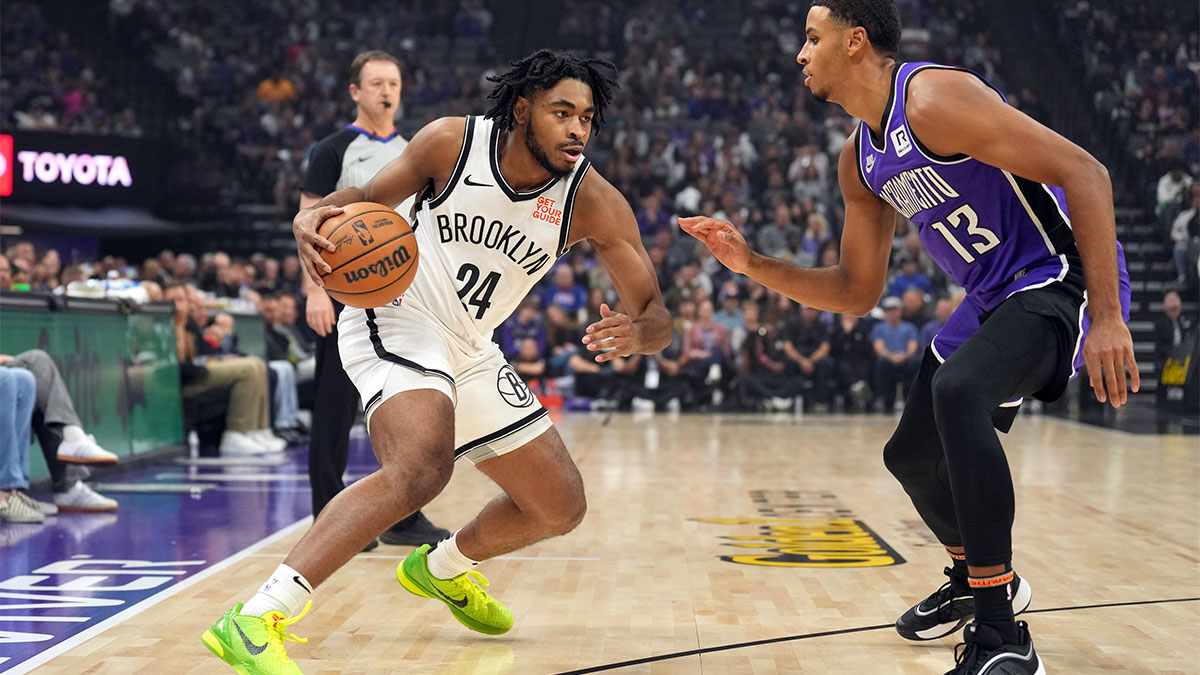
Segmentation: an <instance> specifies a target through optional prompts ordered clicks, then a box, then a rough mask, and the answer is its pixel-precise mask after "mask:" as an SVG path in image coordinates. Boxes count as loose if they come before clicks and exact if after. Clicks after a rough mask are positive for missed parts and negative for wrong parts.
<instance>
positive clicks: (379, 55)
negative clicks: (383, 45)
mask: <svg viewBox="0 0 1200 675" xmlns="http://www.w3.org/2000/svg"><path fill="white" fill-rule="evenodd" d="M367 61H391V62H392V63H394V64H396V68H397V69H398V70H400V71H403V70H404V68H403V67H401V65H400V59H398V58H396V57H394V56H392V55H391V54H389V53H387V52H385V51H383V50H382V49H372V50H371V51H367V52H363V53H361V54H359V55H358V56H356V57H354V60H353V61H351V62H350V84H352V85H354V86H356V87H361V86H362V69H363V66H365V65H367Z"/></svg>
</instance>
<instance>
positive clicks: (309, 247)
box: [292, 206, 342, 288]
mask: <svg viewBox="0 0 1200 675" xmlns="http://www.w3.org/2000/svg"><path fill="white" fill-rule="evenodd" d="M341 212H342V207H340V206H314V207H313V208H311V209H304V210H302V211H301V212H300V213H297V214H296V217H295V218H293V219H292V236H293V237H295V238H296V253H297V254H298V255H299V257H300V265H301V266H303V267H304V273H305V274H307V275H308V278H309V279H310V280H312V282H313V283H314V284H316V285H317V286H318V287H320V288H324V287H325V284H324V282H322V281H321V274H320V272H324V273H325V274H328V273H329V272H330V271H332V268H331V267H330V266H329V265H328V263H326V262H325V261H324V260H322V259H321V252H320V251H318V250H317V247H318V246H319V247H321V248H324V249H327V250H330V251H335V250H337V248H336V247H335V246H334V245H333V244H332V243H330V241H329V240H328V239H326V238H325V237H322V236H321V235H319V234H317V229H318V228H320V227H321V223H323V222H325V220H326V219H327V218H331V217H333V216H336V215H338V214H340V213H341ZM318 270H320V272H318Z"/></svg>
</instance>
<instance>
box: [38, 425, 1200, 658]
mask: <svg viewBox="0 0 1200 675" xmlns="http://www.w3.org/2000/svg"><path fill="white" fill-rule="evenodd" d="M559 424H560V429H561V430H562V434H563V436H564V438H565V439H566V441H567V443H568V445H569V446H570V447H571V448H572V451H573V454H574V456H575V459H576V462H577V463H578V464H579V467H580V469H581V471H582V473H583V476H584V479H585V481H586V484H587V490H588V498H589V505H590V510H589V513H588V516H587V518H586V519H585V520H584V522H583V524H582V525H581V526H580V527H579V528H578V529H577V530H576V531H575V532H573V533H572V534H570V535H568V536H566V537H563V538H560V539H557V540H553V541H549V542H544V543H542V544H540V545H538V546H535V547H532V548H530V549H526V550H524V551H520V552H517V553H516V554H514V555H513V556H511V557H506V558H503V559H498V560H493V561H489V562H487V563H485V564H484V565H482V566H481V571H482V572H483V573H484V574H486V575H487V576H488V577H489V578H490V579H491V580H492V582H493V586H492V589H491V590H493V591H495V592H496V594H497V595H498V596H499V597H500V598H502V599H503V600H504V601H505V602H506V603H507V604H508V606H509V607H510V608H511V609H512V610H513V613H514V615H515V616H516V619H517V622H516V626H515V627H514V629H513V630H512V632H511V633H509V634H508V635H505V636H501V637H495V638H493V637H486V636H482V635H478V634H475V633H471V632H469V631H467V630H466V629H464V628H463V627H461V626H460V625H459V624H458V623H457V622H455V621H454V620H453V619H452V618H451V617H450V616H449V613H448V612H447V611H446V610H445V608H444V607H443V605H441V604H439V603H435V602H433V601H431V600H426V599H418V598H415V597H412V596H410V595H408V594H407V593H406V592H404V591H403V589H401V588H400V586H399V585H398V584H397V583H396V582H395V579H394V576H393V574H394V568H395V565H396V564H397V562H398V561H399V560H400V558H401V557H402V556H403V555H404V554H405V553H406V552H407V550H408V549H401V548H394V547H388V546H383V547H380V548H379V549H377V551H376V552H374V553H371V554H365V555H360V556H358V557H357V558H355V559H354V560H353V561H352V562H351V563H350V564H349V565H348V566H347V567H345V568H344V569H342V570H341V571H340V572H339V573H337V574H336V575H335V576H334V577H333V578H332V579H330V581H329V582H328V583H326V584H325V585H324V586H322V587H321V588H320V589H319V590H318V591H317V593H316V596H315V603H314V608H313V611H312V613H311V614H310V615H309V616H308V617H306V618H305V619H304V620H303V621H302V622H300V623H299V624H297V625H295V626H293V630H294V631H295V632H296V633H297V634H299V635H302V636H306V637H308V638H309V641H308V643H306V644H290V645H289V651H290V653H291V655H292V657H293V658H294V659H296V661H297V662H298V663H299V665H300V666H301V667H302V668H303V669H304V672H305V673H308V674H309V675H313V674H317V673H328V674H332V673H391V672H404V673H454V674H457V673H473V674H480V675H482V674H501V673H521V674H524V673H554V672H563V671H571V670H577V669H578V670H588V672H595V671H592V670H589V669H593V668H598V667H602V666H612V665H614V664H618V663H621V662H625V661H630V660H637V659H651V658H653V657H656V656H665V655H669V654H672V653H676V652H693V653H691V654H688V655H680V656H677V657H674V658H665V659H661V660H653V661H648V662H644V663H640V664H636V665H631V666H627V667H623V668H617V669H613V670H615V671H616V672H622V673H860V672H872V673H874V672H895V673H942V672H944V671H945V670H948V669H949V668H950V666H951V665H952V664H953V653H952V652H953V646H954V642H955V640H953V639H949V638H948V639H944V640H940V641H935V642H931V643H923V644H920V645H915V644H912V643H908V642H905V641H904V640H902V639H900V638H899V637H898V636H897V635H896V634H895V632H894V631H893V630H892V629H891V628H890V627H887V625H888V624H890V623H891V622H892V621H894V619H895V617H896V616H897V615H899V614H900V613H901V612H903V611H904V610H905V609H906V608H907V607H908V606H909V605H910V604H912V603H913V602H915V601H917V600H918V599H920V598H921V597H923V596H924V595H925V594H927V593H929V592H930V591H932V590H933V589H934V588H936V587H937V586H938V585H939V584H940V583H941V582H942V581H943V580H944V578H943V577H942V575H941V570H942V567H943V566H944V565H945V563H946V559H945V555H944V554H943V553H942V551H941V549H940V547H938V546H937V544H936V542H934V541H933V540H932V539H931V537H930V536H929V535H928V534H927V533H926V531H925V530H924V528H923V527H922V526H921V525H920V523H919V521H918V520H917V517H916V514H915V512H914V511H913V509H912V506H911V504H910V503H909V501H908V499H907V497H906V495H905V494H904V493H903V491H902V490H901V489H900V487H899V486H898V485H897V484H896V483H895V482H894V481H893V479H892V478H891V476H890V475H889V474H888V473H887V472H886V470H885V469H884V467H883V465H882V462H881V460H880V448H881V447H882V445H883V443H884V441H885V440H886V439H887V437H888V435H889V434H890V432H891V430H892V428H893V426H894V424H895V420H894V419H893V418H890V417H836V416H835V417H814V416H808V417H802V418H799V419H797V418H792V417H791V416H780V417H744V416H700V415H684V416H670V415H657V416H640V417H639V416H630V415H615V416H611V417H605V416H582V417H566V418H564V419H561V420H560V421H559ZM1005 445H1006V447H1007V448H1008V452H1009V457H1010V460H1011V464H1012V468H1013V476H1014V482H1015V485H1016V491H1017V520H1016V526H1015V552H1016V560H1015V565H1016V569H1017V570H1018V571H1019V573H1020V574H1021V575H1022V576H1023V577H1026V578H1028V579H1029V581H1030V583H1031V584H1032V588H1033V592H1034V596H1033V598H1034V599H1033V609H1035V610H1037V612H1036V613H1031V614H1027V615H1026V617H1025V618H1027V619H1028V620H1029V622H1030V624H1031V627H1032V630H1033V635H1034V638H1035V641H1036V644H1037V647H1038V651H1039V653H1040V654H1041V656H1042V658H1043V659H1044V660H1045V661H1046V664H1047V668H1048V670H1049V672H1053V673H1100V672H1129V673H1194V672H1196V667H1197V666H1196V664H1197V663H1200V644H1198V641H1197V639H1196V638H1197V637H1198V635H1200V632H1198V630H1197V629H1198V628H1200V602H1196V601H1190V602H1188V601H1180V602H1158V603H1157V604H1149V603H1155V602H1156V601H1164V600H1175V599H1182V598H1196V597H1197V596H1200V447H1197V445H1198V444H1197V441H1196V439H1195V438H1187V437H1182V436H1134V435H1127V434H1123V433H1119V432H1112V431H1106V430H1101V429H1096V428H1088V427H1083V426H1079V425H1076V424H1072V423H1069V422H1063V421H1059V420H1056V419H1051V418H1042V417H1023V418H1022V419H1020V420H1019V421H1018V423H1017V425H1016V428H1015V429H1014V431H1013V433H1012V434H1010V435H1009V436H1007V437H1006V438H1005ZM493 492H494V486H492V485H490V484H489V482H488V480H487V479H486V478H485V477H483V476H482V474H480V473H478V472H476V471H474V470H472V469H471V467H470V466H469V465H465V464H464V465H460V466H459V467H458V471H457V473H456V475H455V477H454V479H453V481H452V482H451V484H450V486H449V487H448V488H447V490H446V492H445V493H444V494H443V495H442V496H441V497H439V498H438V499H437V501H435V502H434V503H433V504H432V505H431V506H430V507H429V508H428V509H427V513H428V514H429V515H430V516H431V518H432V519H433V520H434V521H435V522H437V523H440V524H443V525H446V526H452V527H453V526H458V525H461V524H462V523H463V522H465V520H466V519H467V518H469V517H470V516H471V515H472V514H473V513H474V512H475V510H476V509H477V508H478V507H479V506H481V505H482V504H483V503H484V501H485V500H486V499H488V498H490V497H491V495H492V493H493ZM248 515H249V514H248ZM701 519H772V520H768V521H767V522H756V523H711V522H702V520H701ZM797 519H799V520H806V521H829V520H836V521H838V523H840V525H839V524H837V523H828V522H825V523H823V524H822V523H821V522H808V523H787V522H782V521H786V520H797ZM788 525H791V526H793V529H791V530H782V529H776V530H775V532H776V533H777V534H779V533H790V534H791V535H792V537H793V539H794V538H795V537H796V533H797V532H800V531H801V530H807V536H806V537H801V538H802V539H804V541H803V542H802V543H800V544H795V545H794V546H793V548H792V553H793V558H792V560H793V561H794V560H797V559H800V558H801V557H803V556H805V555H807V556H810V558H809V559H815V558H818V557H819V556H820V554H821V553H822V547H821V546H820V545H819V544H814V541H819V538H818V537H819V535H820V534H821V531H824V532H825V533H826V538H827V539H828V540H829V541H830V542H831V543H830V544H829V545H828V546H826V547H825V548H827V549H828V548H832V549H838V548H845V547H846V546H849V547H850V548H852V549H855V550H857V551H858V553H859V554H860V555H861V556H862V558H863V559H867V560H871V559H872V556H874V560H875V561H879V560H881V559H883V558H887V557H889V554H888V553H887V552H886V551H885V550H884V549H890V550H891V551H892V552H894V554H895V555H896V556H899V557H902V558H903V559H904V560H905V561H906V562H904V563H903V564H896V565H890V566H877V567H842V568H836V567H824V568H821V567H788V566H762V565H750V564H737V563H734V562H727V561H724V560H722V559H721V557H720V556H723V555H724V556H730V555H739V554H747V553H749V554H759V555H768V556H770V555H773V554H771V553H769V552H766V551H765V549H762V548H757V549H756V548H740V549H738V548H736V547H734V546H732V544H735V543H742V544H751V545H754V544H759V545H767V546H770V545H771V542H766V541H764V540H762V539H761V537H762V536H763V534H764V532H765V528H770V527H779V526H788ZM839 527H840V528H841V532H840V535H841V540H840V542H841V543H839V539H838V537H836V536H833V535H834V534H838V533H835V532H833V530H835V529H837V528H839ZM797 528H798V529H797ZM862 528H866V529H862ZM855 530H858V533H857V534H855V533H854V531H855ZM867 530H869V531H870V532H873V533H874V538H872V536H871V534H870V533H869V532H867ZM831 533H832V534H831ZM299 536H300V531H297V532H294V533H293V534H291V535H290V536H288V537H286V538H284V539H282V540H280V541H277V542H275V543H274V544H272V545H271V546H269V547H268V548H266V549H264V550H262V551H260V552H259V553H257V554H255V555H253V556H251V557H248V558H245V559H243V560H241V561H239V562H238V563H236V564H234V565H233V566H231V567H229V568H227V569H225V570H223V571H221V572H219V573H217V574H215V575H213V576H211V577H209V578H207V579H204V580H203V581H202V582H201V583H197V584H196V585H194V586H191V587H189V588H187V589H185V590H184V591H182V592H180V593H178V594H177V595H175V596H173V597H170V598H168V599H167V600H166V601H164V602H162V603H160V604H158V605H156V606H154V607H152V608H150V609H148V610H147V611H145V612H142V613H141V614H138V615H136V616H134V617H132V618H131V619H129V620H127V621H126V622H124V623H122V624H120V625H118V626H115V627H113V628H111V629H109V630H107V631H105V632H103V633H101V634H100V635H99V636H97V637H95V638H93V639H91V640H90V641H88V642H85V643H84V644H83V645H81V646H79V647H77V648H75V649H74V650H72V651H70V652H68V653H66V654H64V655H62V656H60V657H58V658H56V659H54V660H52V661H50V662H49V663H48V664H46V665H45V666H43V667H42V668H41V670H40V671H39V672H44V673H70V674H72V675H74V674H78V673H114V674H115V673H122V674H124V673H165V672H171V673H173V674H174V675H182V674H183V673H216V672H227V671H223V670H222V668H223V665H222V664H220V663H219V662H218V661H217V660H216V659H215V658H214V657H212V656H211V655H210V654H209V653H208V652H207V650H206V649H205V648H204V647H203V646H202V645H201V643H200V641H199V635H200V633H201V632H202V631H203V630H204V628H205V627H206V626H207V625H208V624H209V623H211V622H212V621H213V620H214V619H215V618H216V617H217V616H218V615H219V614H221V613H222V612H223V611H224V610H225V609H226V608H228V607H229V606H231V605H233V604H234V603H235V602H238V601H241V600H244V599H245V598H247V597H248V596H249V595H250V594H251V593H252V592H253V590H254V587H255V584H256V583H258V582H259V581H260V580H261V579H263V578H264V577H266V575H268V574H269V573H270V572H271V570H272V569H273V568H274V566H275V565H276V564H277V563H278V562H279V561H280V560H281V559H282V556H283V555H284V554H285V553H286V552H287V550H288V549H289V548H290V547H291V545H292V544H293V543H294V542H295V541H296V540H297V539H298V538H299ZM726 537H745V538H746V539H743V540H734V539H728V538H726ZM755 540H757V541H755ZM847 542H849V543H847ZM775 544H776V547H779V546H785V545H782V544H778V542H776V543H775ZM785 547H786V546H785ZM801 549H803V550H801ZM871 549H878V550H875V551H872V550H871ZM841 555H842V556H843V557H845V555H846V554H841ZM1121 603H1132V604H1125V605H1123V604H1121ZM1085 605H1113V606H1102V607H1092V608H1078V609H1070V608H1073V607H1079V606H1085ZM871 627H877V628H874V629H870V628H871ZM858 628H865V629H866V630H858V631H853V630H851V631H849V632H843V633H836V632H837V631H844V630H847V629H858ZM831 631H833V632H835V634H832V635H824V636H810V637H805V636H809V635H811V634H814V633H827V632H831ZM788 637H794V638H795V639H789V640H784V641H778V642H774V643H770V644H762V645H757V646H743V647H737V648H731V649H726V650H722V651H712V652H707V653H702V654H698V653H694V651H693V650H705V649H707V648H715V647H721V646H724V645H734V644H736V643H742V642H751V641H759V640H768V639H771V638H788ZM603 670H608V669H603Z"/></svg>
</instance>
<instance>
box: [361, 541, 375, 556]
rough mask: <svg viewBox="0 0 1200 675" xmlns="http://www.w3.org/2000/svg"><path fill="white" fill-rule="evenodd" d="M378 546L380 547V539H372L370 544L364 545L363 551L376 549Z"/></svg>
mask: <svg viewBox="0 0 1200 675" xmlns="http://www.w3.org/2000/svg"><path fill="white" fill-rule="evenodd" d="M377 548H379V540H378V539H372V540H371V542H370V543H369V544H367V545H366V546H364V547H363V550H362V552H363V553H366V552H367V551H374V550H375V549H377Z"/></svg>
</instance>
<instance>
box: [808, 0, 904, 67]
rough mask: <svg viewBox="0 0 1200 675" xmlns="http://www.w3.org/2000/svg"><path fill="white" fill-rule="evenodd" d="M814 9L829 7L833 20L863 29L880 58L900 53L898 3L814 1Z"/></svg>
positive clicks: (866, 0)
mask: <svg viewBox="0 0 1200 675" xmlns="http://www.w3.org/2000/svg"><path fill="white" fill-rule="evenodd" d="M813 7H827V8H828V9H829V14H830V15H831V16H832V17H833V18H835V19H837V20H838V21H840V22H842V23H844V24H846V25H848V26H850V27H851V28H857V27H858V26H862V27H863V28H864V29H865V30H866V31H867V38H868V39H870V40H871V46H872V47H874V48H875V53H877V54H879V55H880V56H895V55H896V52H898V51H899V50H900V12H899V10H897V9H896V3H895V0H813Z"/></svg>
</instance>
